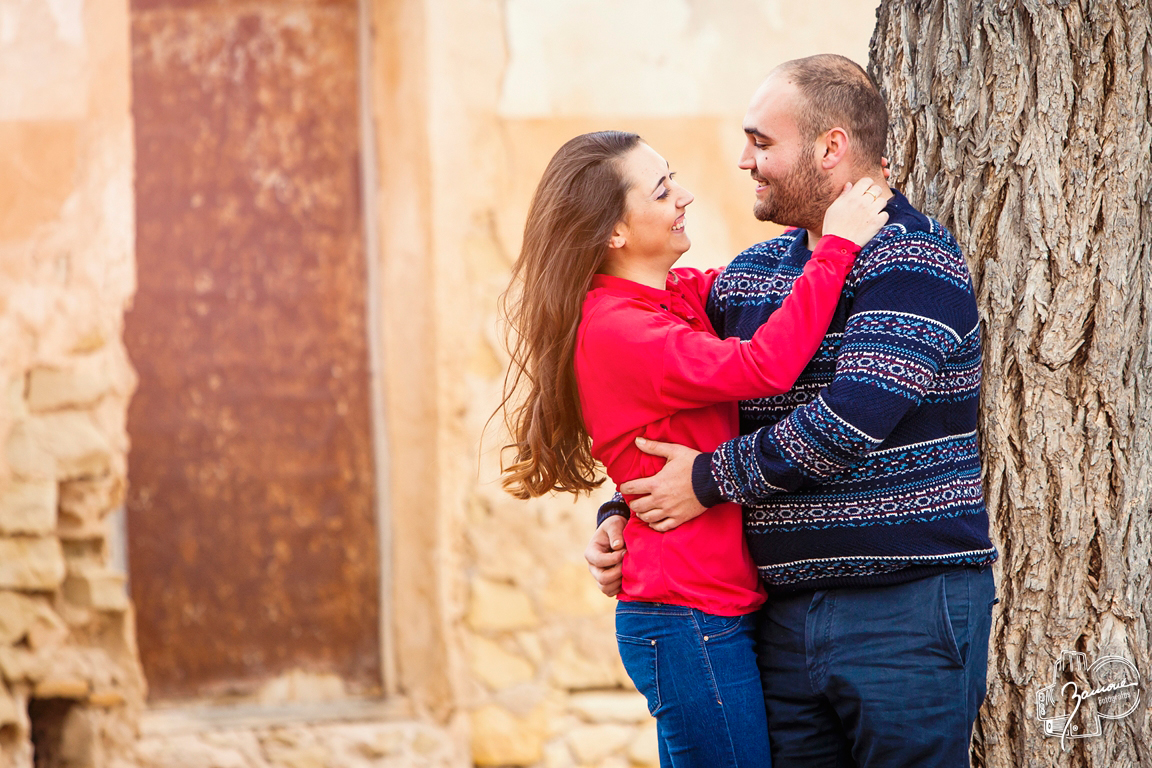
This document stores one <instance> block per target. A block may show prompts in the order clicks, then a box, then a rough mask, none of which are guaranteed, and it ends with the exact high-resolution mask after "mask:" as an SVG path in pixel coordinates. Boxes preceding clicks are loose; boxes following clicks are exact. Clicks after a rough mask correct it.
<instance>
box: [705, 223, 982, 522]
mask: <svg viewBox="0 0 1152 768" xmlns="http://www.w3.org/2000/svg"><path fill="white" fill-rule="evenodd" d="M859 262H860V263H859V264H858V267H857V269H858V273H857V275H858V277H857V281H856V291H855V298H854V301H853V306H852V310H851V313H850V315H849V317H848V320H847V324H846V326H845V328H844V333H843V337H842V340H841V345H840V350H839V353H838V356H837V360H836V373H835V376H834V378H833V380H832V382H831V384H829V385H828V386H827V387H825V388H824V389H823V390H821V392H820V394H819V395H818V396H817V397H816V398H815V399H814V400H812V401H811V402H809V403H806V404H805V405H803V406H801V407H799V408H797V409H796V410H795V411H793V412H792V413H791V414H790V415H789V416H787V417H786V418H784V419H782V420H781V421H779V422H777V423H776V424H774V425H772V426H770V427H762V428H761V429H759V430H757V431H755V432H753V433H751V434H748V435H744V436H742V437H739V438H736V439H734V440H730V441H728V442H726V443H723V444H722V445H721V446H720V447H719V448H717V449H716V451H714V452H713V453H711V454H701V455H700V456H699V457H697V459H696V463H695V465H694V467H693V473H692V481H693V487H694V489H695V491H696V495H697V497H698V498H699V500H700V501H701V503H703V504H705V505H707V506H711V505H714V504H717V503H719V502H720V501H722V500H725V499H727V500H730V501H735V502H739V503H741V504H757V503H759V502H762V501H763V500H764V499H766V498H768V497H769V496H771V495H773V494H775V493H779V492H781V491H794V490H796V489H798V488H800V487H801V486H803V485H805V484H810V483H814V482H815V483H818V482H820V481H821V480H822V479H823V478H827V477H829V476H831V475H834V474H837V473H840V472H842V471H844V470H845V469H847V468H849V467H851V466H852V465H853V464H856V463H857V462H859V461H860V460H861V459H862V458H863V457H864V456H865V454H867V453H868V452H870V451H872V450H874V449H875V448H876V447H877V446H879V445H880V444H881V443H883V442H884V440H885V439H886V438H887V437H888V436H889V435H890V434H891V433H892V432H893V430H894V429H895V428H896V426H897V425H898V424H899V423H900V421H901V420H902V419H903V418H904V417H905V415H906V414H908V412H909V411H910V410H911V409H913V408H915V407H916V406H918V405H919V404H920V403H921V402H922V400H923V398H924V396H925V393H926V391H927V389H928V387H929V386H930V385H931V383H932V381H933V380H934V379H935V378H936V375H937V372H938V371H939V370H940V368H941V366H942V365H943V364H944V361H945V360H947V359H948V357H949V356H951V354H952V353H953V352H954V351H955V350H956V348H957V347H958V346H959V345H960V344H961V343H962V341H963V338H964V336H965V335H967V334H968V333H969V332H971V331H972V329H973V328H975V327H976V325H977V322H978V318H977V314H976V304H975V299H974V297H973V294H972V288H971V282H970V278H969V276H968V270H967V266H966V264H965V263H964V258H963V255H962V254H961V253H960V251H959V248H958V247H957V246H956V245H955V242H954V241H952V240H951V239H949V240H948V241H947V242H946V243H943V244H942V243H941V241H940V239H939V238H932V237H929V236H928V235H926V233H923V232H909V233H905V234H903V235H895V236H892V237H889V238H888V239H887V240H883V241H881V242H880V243H879V244H877V245H876V246H875V247H874V248H871V249H869V251H868V252H866V253H865V254H863V255H862V256H861V258H860V260H859Z"/></svg>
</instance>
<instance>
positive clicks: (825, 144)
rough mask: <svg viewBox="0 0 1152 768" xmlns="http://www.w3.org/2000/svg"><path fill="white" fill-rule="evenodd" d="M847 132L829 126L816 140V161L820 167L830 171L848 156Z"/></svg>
mask: <svg viewBox="0 0 1152 768" xmlns="http://www.w3.org/2000/svg"><path fill="white" fill-rule="evenodd" d="M848 148H849V138H848V132H847V131H845V130H844V129H843V128H840V127H834V128H829V129H828V130H827V131H826V132H825V133H824V135H823V136H821V137H820V139H819V140H818V141H817V147H816V149H817V152H818V154H819V155H820V157H819V158H818V159H817V161H818V162H819V163H820V167H821V168H823V169H824V170H826V171H830V170H832V169H833V168H835V167H836V166H837V165H839V164H840V163H842V162H844V160H845V158H847V157H848Z"/></svg>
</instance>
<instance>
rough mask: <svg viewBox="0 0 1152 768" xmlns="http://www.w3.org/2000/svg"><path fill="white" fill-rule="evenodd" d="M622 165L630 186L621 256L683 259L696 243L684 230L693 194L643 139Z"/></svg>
mask: <svg viewBox="0 0 1152 768" xmlns="http://www.w3.org/2000/svg"><path fill="white" fill-rule="evenodd" d="M621 165H622V169H623V173H624V178H625V179H626V180H627V181H628V183H629V189H628V195H627V197H626V198H625V204H624V220H623V221H621V222H620V224H619V225H618V227H617V231H618V232H619V233H620V234H621V235H622V236H623V238H624V244H623V245H622V246H621V247H620V248H619V249H618V250H619V256H621V257H624V258H651V257H676V258H679V256H680V255H681V254H683V253H684V252H685V251H687V250H688V248H690V247H691V245H692V241H691V240H689V239H688V235H687V233H686V232H685V229H684V209H685V208H687V207H688V204H689V203H691V202H692V200H693V198H692V193H691V192H689V191H688V190H686V189H684V187H682V186H680V185H679V184H677V183H676V181H675V179H673V178H672V177H673V173H672V172H671V171H670V170H669V168H668V161H667V160H665V159H664V158H663V157H661V156H660V155H659V154H658V153H657V152H656V150H654V149H652V147H650V146H648V145H647V144H645V143H643V142H641V143H640V144H638V145H637V146H636V148H635V149H633V150H632V151H631V152H629V153H628V154H627V155H625V156H624V158H623V160H622V161H621ZM673 261H675V258H674V259H673Z"/></svg>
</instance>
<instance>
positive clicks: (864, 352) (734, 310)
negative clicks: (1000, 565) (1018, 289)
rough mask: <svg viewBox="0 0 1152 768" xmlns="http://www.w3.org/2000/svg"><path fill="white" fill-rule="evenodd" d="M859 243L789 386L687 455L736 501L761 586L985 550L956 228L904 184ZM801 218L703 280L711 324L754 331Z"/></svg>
mask: <svg viewBox="0 0 1152 768" xmlns="http://www.w3.org/2000/svg"><path fill="white" fill-rule="evenodd" d="M886 210H887V211H888V216H889V219H888V225H887V226H885V227H884V229H883V230H881V231H880V233H879V234H878V235H877V236H876V237H875V238H873V239H872V240H871V241H870V242H869V243H868V244H867V245H866V246H865V247H864V248H863V249H862V250H861V252H860V255H859V256H858V257H857V259H856V265H855V266H854V267H853V269H852V272H851V273H850V274H849V276H848V279H847V281H846V283H845V286H844V292H843V294H842V296H841V298H840V305H839V307H837V310H836V315H835V317H834V318H833V320H832V324H831V326H830V328H829V330H828V334H827V336H825V339H824V343H823V344H822V345H821V347H820V350H819V351H818V352H817V353H816V356H815V357H814V358H813V359H812V362H811V363H810V364H809V365H808V367H807V368H806V369H805V371H804V373H803V374H801V376H800V379H799V380H798V381H797V382H796V386H795V387H793V389H792V391H790V392H788V393H787V394H785V395H779V396H776V397H768V398H763V399H759V400H749V401H745V402H742V403H741V404H740V433H741V435H743V436H742V437H739V438H737V439H735V440H730V441H728V442H727V443H724V444H723V445H721V446H720V447H719V448H718V449H717V450H716V451H715V452H714V453H712V454H703V455H701V456H700V457H698V458H697V461H696V465H695V467H694V471H693V477H692V480H693V486H694V488H695V490H696V495H697V496H698V497H699V498H700V500H701V501H702V502H703V503H704V504H705V505H707V506H712V505H714V504H717V503H719V502H720V501H721V500H722V499H727V500H730V501H736V502H739V503H741V504H743V505H744V506H745V529H746V531H747V535H748V545H749V548H750V549H751V552H752V557H753V559H754V560H755V561H756V563H757V565H758V566H759V569H760V575H761V578H762V579H763V581H764V583H765V585H766V586H767V587H768V588H769V589H772V590H789V591H790V590H796V589H827V588H837V587H860V586H869V585H879V584H894V583H899V582H902V581H910V580H912V579H915V578H919V577H920V576H923V575H927V574H929V573H932V572H935V571H938V570H940V569H942V568H954V567H956V566H959V565H983V564H986V563H990V562H992V561H993V560H995V559H996V550H995V548H994V547H993V546H992V543H991V541H990V540H989V538H988V513H987V510H986V508H985V505H984V495H983V491H982V488H981V483H980V456H979V453H978V451H977V437H976V412H977V405H978V403H979V398H980V320H979V317H978V315H977V311H976V300H975V296H974V294H973V290H972V279H971V276H970V275H969V273H968V267H967V264H966V263H965V261H964V256H963V254H962V253H961V252H960V248H959V247H958V246H957V244H956V241H955V240H954V239H953V237H952V235H951V233H949V232H948V230H946V229H944V227H943V226H941V225H940V223H939V222H936V221H934V220H932V219H929V218H928V217H926V216H924V215H923V214H921V213H920V212H919V211H917V210H916V209H914V208H913V207H912V206H911V204H910V203H909V202H908V200H907V198H905V197H904V196H903V195H901V194H900V193H896V195H895V197H894V198H893V199H892V200H891V201H889V203H888V206H887V208H886ZM806 240H807V234H806V233H805V232H804V230H793V231H790V232H788V233H785V234H784V235H782V236H780V237H777V238H775V239H773V240H769V241H767V242H764V243H760V244H759V245H756V246H753V247H752V248H749V249H748V250H746V251H744V252H743V253H742V254H740V255H739V256H738V257H736V259H735V260H734V261H733V262H732V263H731V264H730V265H729V266H728V268H727V269H726V270H725V271H724V273H723V275H721V276H720V277H719V278H718V279H717V281H716V283H715V285H714V286H713V288H712V295H711V296H710V298H709V303H708V308H709V314H710V316H711V320H712V324H713V327H715V328H716V329H717V331H718V332H719V333H720V335H721V336H740V337H741V338H745V339H748V338H751V336H752V334H753V333H755V331H756V329H757V328H759V327H760V325H761V324H763V322H764V321H765V320H766V319H767V318H768V316H769V315H770V314H771V313H772V312H773V311H775V310H776V309H777V308H778V307H779V306H780V304H781V303H782V302H783V300H784V298H785V297H786V296H787V295H788V293H789V292H790V291H791V290H792V283H793V282H794V281H795V280H796V278H797V277H799V276H800V272H801V270H803V268H804V264H805V263H806V262H807V261H808V258H809V257H810V256H811V255H812V252H811V251H810V250H808V248H807V244H806Z"/></svg>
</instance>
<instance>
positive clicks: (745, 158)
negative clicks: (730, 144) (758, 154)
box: [736, 145, 756, 171]
mask: <svg viewBox="0 0 1152 768" xmlns="http://www.w3.org/2000/svg"><path fill="white" fill-rule="evenodd" d="M736 167H737V168H740V169H742V170H745V171H750V170H752V169H753V168H755V167H756V161H755V160H754V159H753V158H752V150H751V149H749V148H748V146H747V145H745V146H744V149H742V150H741V151H740V159H739V160H737V161H736Z"/></svg>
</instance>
